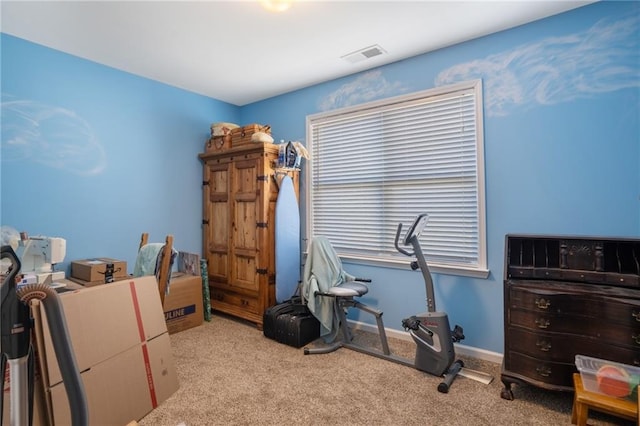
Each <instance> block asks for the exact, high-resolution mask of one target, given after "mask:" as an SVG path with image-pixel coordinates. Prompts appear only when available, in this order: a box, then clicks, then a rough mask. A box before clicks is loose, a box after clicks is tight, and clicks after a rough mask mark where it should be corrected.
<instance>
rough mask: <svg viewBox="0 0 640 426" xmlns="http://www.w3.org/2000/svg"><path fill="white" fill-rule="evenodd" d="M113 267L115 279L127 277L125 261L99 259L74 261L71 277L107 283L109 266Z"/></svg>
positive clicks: (106, 258)
mask: <svg viewBox="0 0 640 426" xmlns="http://www.w3.org/2000/svg"><path fill="white" fill-rule="evenodd" d="M108 265H113V278H114V281H116V280H117V279H118V278H126V277H127V262H125V261H124V260H117V259H111V258H108V257H99V258H94V259H82V260H74V261H72V262H71V277H73V278H77V279H80V280H83V281H88V282H98V281H102V282H103V283H104V282H106V280H105V274H106V273H107V266H108Z"/></svg>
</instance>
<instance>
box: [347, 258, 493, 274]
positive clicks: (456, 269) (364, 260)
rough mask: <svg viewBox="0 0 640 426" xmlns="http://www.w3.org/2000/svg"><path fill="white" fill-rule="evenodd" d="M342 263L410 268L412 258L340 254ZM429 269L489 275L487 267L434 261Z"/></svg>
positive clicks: (439, 271)
mask: <svg viewBox="0 0 640 426" xmlns="http://www.w3.org/2000/svg"><path fill="white" fill-rule="evenodd" d="M340 259H341V260H342V262H343V263H351V264H357V265H368V266H377V267H381V268H395V269H405V270H406V269H410V267H409V263H410V262H411V261H412V260H413V258H412V259H410V260H409V258H407V259H408V260H406V261H401V260H391V259H386V260H382V259H374V258H367V257H355V256H340ZM429 270H430V271H431V273H434V274H445V275H456V276H462V277H470V278H480V279H483V280H484V279H487V278H488V277H489V273H490V272H491V271H489V270H488V269H475V268H463V267H461V266H453V265H439V264H435V263H430V264H429Z"/></svg>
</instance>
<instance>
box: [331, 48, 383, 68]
mask: <svg viewBox="0 0 640 426" xmlns="http://www.w3.org/2000/svg"><path fill="white" fill-rule="evenodd" d="M383 53H387V52H386V51H385V50H384V49H383V48H382V47H380V46H378V45H377V44H374V45H373V46H369V47H365V48H364V49H360V50H357V51H355V52H351V53H349V54H347V55H344V56H341V58H342V59H344V60H346V61H349V62H351V63H352V64H354V63H356V62H360V61H364V60H365V59H370V58H373V57H375V56H378V55H382V54H383Z"/></svg>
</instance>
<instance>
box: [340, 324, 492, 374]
mask: <svg viewBox="0 0 640 426" xmlns="http://www.w3.org/2000/svg"><path fill="white" fill-rule="evenodd" d="M349 324H350V325H351V327H352V328H353V329H354V330H363V331H367V332H370V333H378V327H377V326H375V325H372V324H366V323H363V322H360V321H351V320H349ZM384 330H385V333H386V334H387V337H393V338H395V339H400V340H405V341H407V342H413V339H412V338H411V335H410V334H409V333H407V332H406V331H401V330H394V329H392V328H386V327H385V329H384ZM455 349H456V354H458V355H465V356H469V357H472V358H477V359H481V360H484V361H489V362H493V363H496V364H502V358H503V355H502V354H501V353H498V352H492V351H488V350H486V349H481V348H475V347H473V346H467V345H462V344H460V343H455Z"/></svg>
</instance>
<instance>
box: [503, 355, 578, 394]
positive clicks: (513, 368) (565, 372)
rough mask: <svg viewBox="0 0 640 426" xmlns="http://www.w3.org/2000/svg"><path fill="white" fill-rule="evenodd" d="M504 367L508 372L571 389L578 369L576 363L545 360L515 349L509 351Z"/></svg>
mask: <svg viewBox="0 0 640 426" xmlns="http://www.w3.org/2000/svg"><path fill="white" fill-rule="evenodd" d="M504 367H505V368H504V370H505V372H507V373H508V372H511V373H515V374H517V375H521V376H525V377H528V378H530V379H531V380H535V381H539V382H542V383H546V384H549V385H554V386H562V387H567V388H569V389H570V388H572V386H573V382H572V375H573V373H575V372H576V371H577V369H576V366H575V364H574V363H571V364H568V363H561V362H552V361H545V360H540V359H537V358H534V357H530V356H527V355H525V354H522V353H519V352H513V351H509V352H507V355H506V356H505V358H504Z"/></svg>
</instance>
